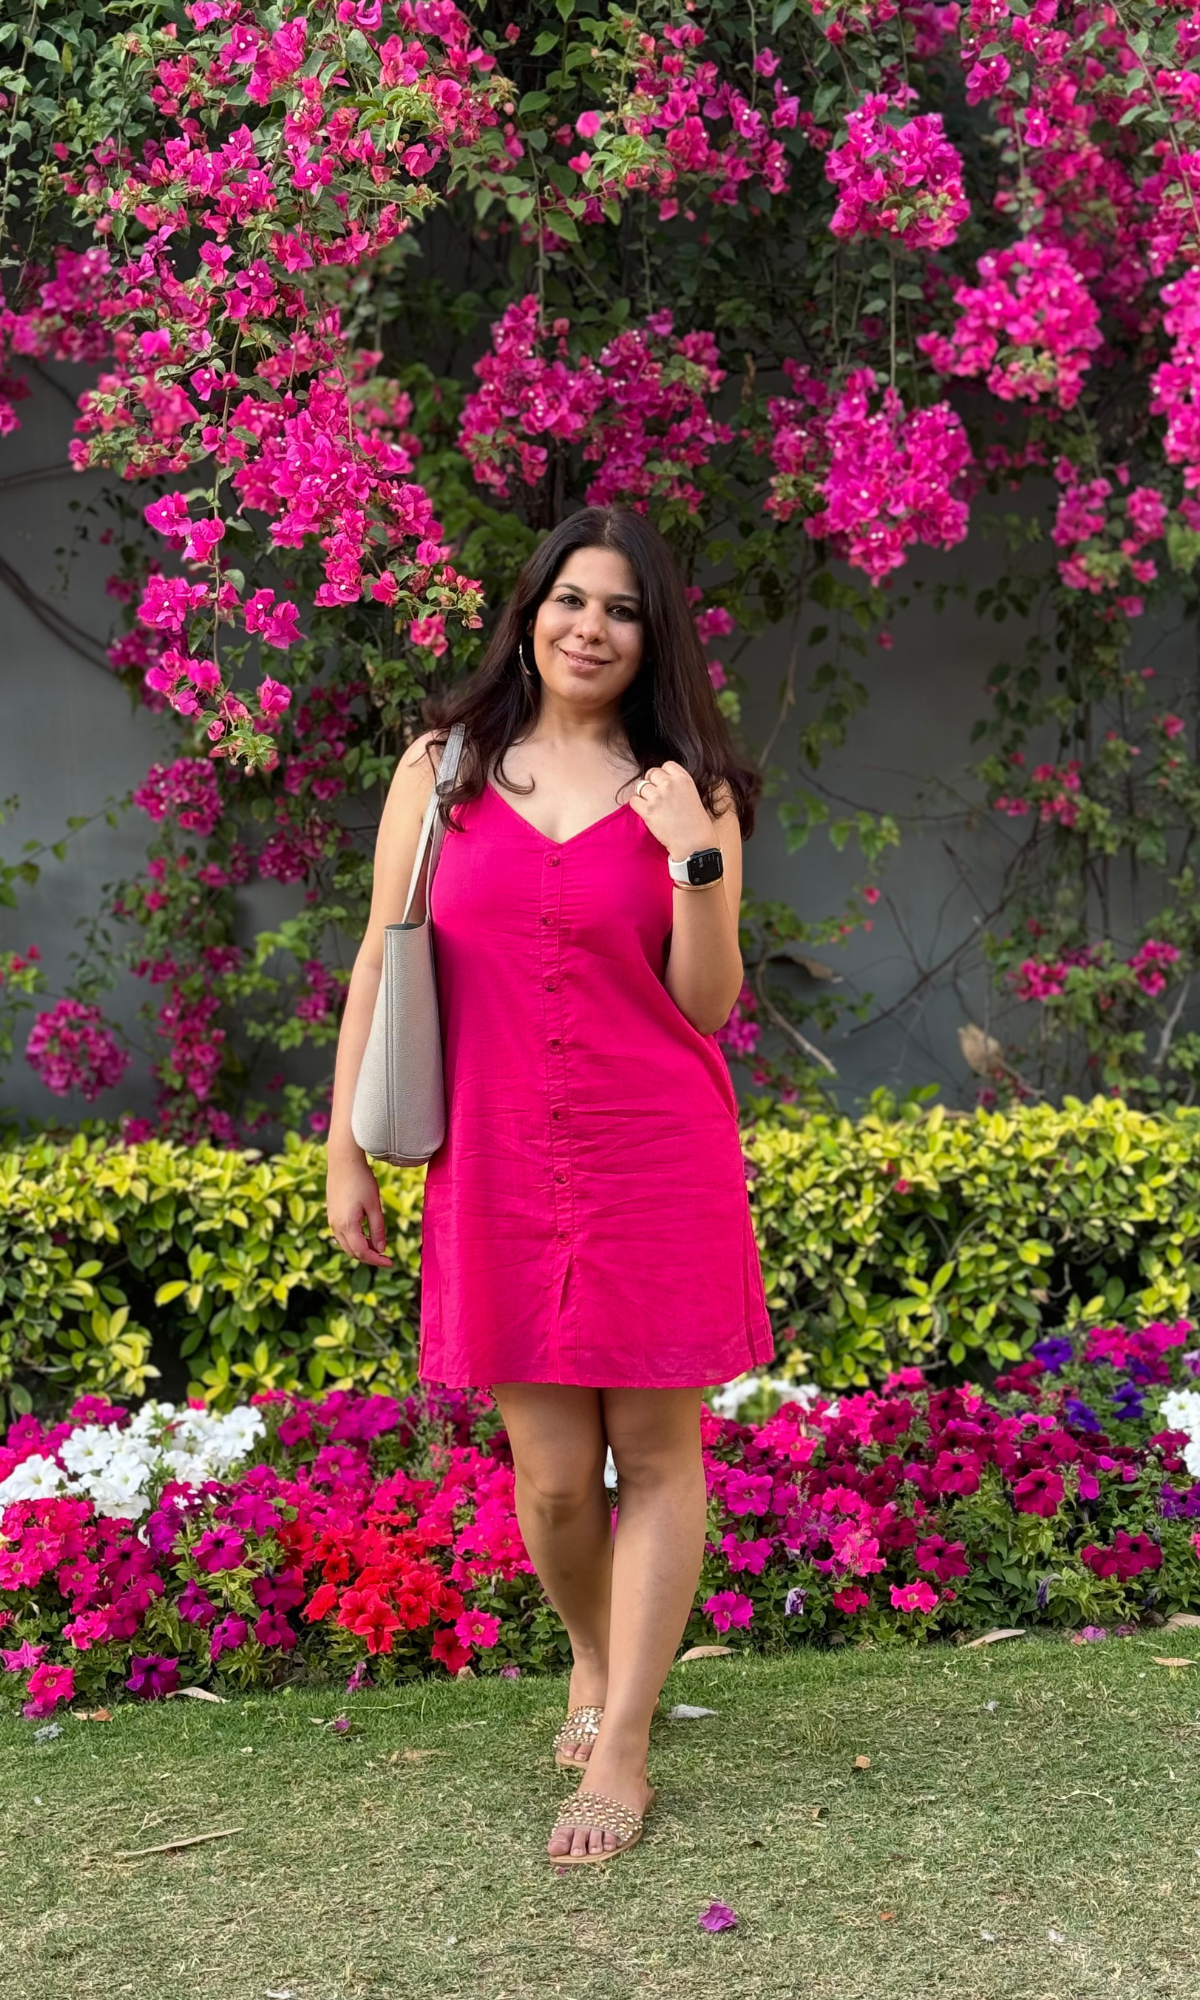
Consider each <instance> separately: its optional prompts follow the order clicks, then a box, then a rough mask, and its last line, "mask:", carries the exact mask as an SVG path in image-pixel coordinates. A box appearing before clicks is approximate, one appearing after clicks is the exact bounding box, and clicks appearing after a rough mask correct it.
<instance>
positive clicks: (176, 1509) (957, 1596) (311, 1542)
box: [0, 1321, 1200, 1717]
mask: <svg viewBox="0 0 1200 2000" xmlns="http://www.w3.org/2000/svg"><path fill="white" fill-rule="evenodd" d="M1192 1333H1193V1329H1192V1327H1191V1325H1190V1324H1189V1323H1188V1322H1186V1321H1181V1322H1178V1323H1176V1324H1166V1323H1157V1324H1153V1325H1150V1326H1147V1327H1145V1328H1143V1329H1141V1330H1139V1331H1133V1332H1130V1331H1128V1330H1127V1329H1126V1328H1124V1327H1095V1328H1092V1329H1090V1330H1089V1331H1087V1332H1086V1333H1081V1334H1080V1335H1079V1336H1078V1337H1077V1338H1075V1339H1071V1338H1068V1337H1066V1336H1062V1337H1057V1336H1056V1337H1054V1338H1052V1339H1047V1340H1043V1341H1041V1342H1039V1343H1038V1346H1037V1349H1036V1350H1035V1353H1034V1354H1033V1356H1031V1357H1030V1358H1029V1359H1028V1360H1026V1361H1024V1362H1022V1363H1021V1364H1020V1365H1019V1366H1018V1367H1016V1368H1014V1369H1013V1370H1012V1371H1011V1373H1010V1374H1009V1375H1007V1376H1004V1377H1001V1378H1000V1379H999V1380H998V1381H997V1383H996V1384H995V1387H994V1390H993V1391H992V1392H990V1393H988V1394H985V1393H984V1392H982V1391H981V1390H979V1389H975V1388H970V1387H965V1388H942V1389H930V1388H928V1386H927V1385H926V1384H925V1382H924V1380H923V1378H922V1376H921V1375H920V1373H919V1371H918V1370H916V1369H903V1370H901V1371H899V1373H897V1374H894V1375H893V1376H891V1377H890V1378H889V1380H888V1382H887V1383H886V1384H885V1386H884V1389H883V1390H882V1392H877V1391H874V1390H868V1391H866V1392H864V1393H862V1394H855V1395H850V1396H844V1397H843V1398H841V1400H840V1402H837V1403H829V1402H824V1401H822V1400H820V1399H816V1400H813V1401H812V1402H811V1403H810V1402H807V1401H805V1400H803V1399H800V1398H797V1397H795V1396H794V1395H793V1396H792V1397H790V1398H789V1399H788V1400H785V1401H784V1402H782V1404H781V1405H780V1406H779V1407H778V1408H777V1409H776V1410H774V1411H773V1412H772V1413H771V1414H769V1415H767V1416H766V1417H765V1419H764V1421H762V1422H760V1423H739V1422H737V1421H736V1420H735V1419H734V1418H732V1417H723V1416H719V1415H717V1414H716V1413H715V1412H714V1411H713V1410H711V1409H709V1408H708V1407H705V1409H704V1410H703V1412H702V1418H701V1424H702V1437H703V1444H704V1455H705V1464H706V1469H707V1476H708V1489H709V1536H708V1542H707V1547H706V1553H705V1558H704V1569H703V1573H702V1576H701V1581H700V1587H699V1590H698V1592H697V1599H696V1606H695V1608H694V1611H693V1614H692V1620H691V1627H690V1630H691V1633H692V1636H694V1637H697V1638H701V1637H709V1638H710V1637H711V1636H712V1635H713V1632H714V1631H715V1632H717V1633H727V1632H730V1631H736V1632H739V1633H742V1634H744V1635H745V1641H746V1642H747V1643H750V1644H753V1645H756V1646H759V1647H762V1648H764V1649H767V1650H772V1649H778V1648H779V1647H781V1646H784V1645H788V1644H795V1643H799V1642H804V1641H809V1640H813V1639H817V1638H821V1639H824V1640H834V1641H840V1640H844V1639H846V1638H854V1637H870V1638H871V1639H873V1640H875V1641H877V1642H878V1641H888V1640H897V1639H923V1638H928V1637H931V1636H933V1635H935V1634H944V1635H948V1634H954V1633H963V1632H966V1631H969V1630H976V1629H979V1628H982V1627H983V1626H986V1625H998V1624H1013V1625H1023V1624H1027V1623H1032V1622H1037V1621H1042V1622H1049V1623H1052V1624H1055V1625H1058V1626H1059V1627H1073V1628H1076V1629H1077V1630H1078V1631H1079V1632H1080V1633H1084V1632H1086V1633H1087V1634H1088V1635H1089V1636H1095V1634H1096V1633H1097V1632H1098V1631H1102V1630H1104V1629H1107V1628H1108V1627H1109V1626H1112V1625H1116V1626H1118V1627H1119V1626H1121V1625H1123V1624H1124V1625H1128V1624H1130V1623H1131V1622H1132V1621H1136V1620H1139V1619H1143V1618H1147V1617H1151V1618H1157V1617H1160V1616H1162V1615H1165V1614H1167V1613H1169V1612H1172V1611H1186V1610H1189V1609H1192V1608H1194V1607H1196V1606H1198V1605H1200V1350H1197V1349H1191V1350H1188V1347H1187V1343H1188V1340H1189V1338H1190V1337H1191V1336H1192ZM757 1393H758V1396H759V1398H760V1399H761V1398H763V1397H764V1396H765V1395H766V1394H767V1389H766V1387H765V1386H763V1387H760V1389H759V1390H758V1392H757ZM618 1497H619V1496H618ZM0 1625H2V1626H3V1627H4V1628H5V1629H4V1632H3V1638H4V1639H5V1641H6V1644H4V1645H3V1647H0V1666H3V1668H4V1669H5V1670H6V1679H7V1681H8V1685H9V1687H10V1688H12V1689H13V1690H15V1691H16V1692H18V1694H19V1696H20V1698H21V1699H22V1702H23V1712H24V1713H25V1714H26V1715H28V1716H30V1717H41V1716H45V1715H48V1714H50V1713H51V1712H52V1711H53V1710H54V1709H55V1708H57V1707H58V1706H59V1705H60V1704H62V1703H64V1702H69V1701H71V1700H73V1699H76V1698H81V1699H83V1700H85V1701H86V1700H90V1699H95V1698H96V1697H99V1696H101V1695H110V1694H112V1693H115V1692H117V1691H119V1690H127V1691H128V1692H129V1693H131V1694H134V1695H137V1696H140V1697H143V1698H147V1697H153V1696H163V1695H169V1694H171V1693H172V1692H173V1691H174V1690H175V1689H176V1688H178V1687H181V1686H188V1685H198V1684H208V1683H211V1682H213V1681H216V1682H217V1683H218V1684H221V1685H224V1686H226V1687H232V1688H248V1687H252V1686H255V1685H259V1684H267V1685H274V1684H277V1683H278V1682H280V1681H283V1680H287V1679H297V1678H300V1679H309V1680H315V1679H329V1678H333V1677H338V1678H343V1679H344V1680H345V1683H346V1686H347V1687H348V1688H349V1689H354V1688H357V1687H360V1686H362V1685H364V1683H366V1682H367V1681H368V1680H370V1681H373V1682H377V1683H381V1682H386V1681H390V1680H395V1679H397V1678H405V1677H411V1676H414V1675H419V1674H422V1673H425V1672H428V1671H430V1670H435V1671H438V1672H449V1673H457V1672H460V1671H462V1670H463V1669H464V1668H465V1667H468V1666H470V1667H471V1668H472V1669H473V1670H475V1671H480V1672H491V1673H500V1674H506V1675H510V1676H511V1675H516V1674H519V1673H521V1672H523V1671H527V1670H530V1669H532V1670H539V1669H543V1670H544V1669H553V1668H560V1667H562V1666H564V1665H565V1664H566V1662H567V1645H566V1639H565V1635H564V1633H563V1631H562V1629H561V1626H560V1625H559V1623H558V1620H557V1618H556V1617H555V1616H554V1614H553V1612H552V1611H551V1609H550V1607H549V1606H548V1604H547V1603H546V1601H545V1599H544V1598H543V1597H542V1595H541V1592H540V1590H539V1589H538V1586H537V1583H536V1580H535V1579H534V1577H533V1574H532V1569H531V1566H530V1563H529V1560H528V1558H527V1556H526V1554H525V1549H524V1545H523V1543H522V1540H521V1535H520V1530H519V1528H518V1526H517V1520H516V1515H515V1512H514V1507H513V1474H512V1464H511V1458H510V1454H509V1450H508V1444H507V1438H506V1435H505V1432H504V1431H503V1429H502V1428H501V1426H500V1423H499V1418H498V1414H497V1411H496V1409H495V1406H494V1404H493V1403H492V1401H491V1399H490V1397H488V1396H487V1395H485V1394H483V1393H482V1392H458V1391H454V1392H437V1393H433V1394H428V1395H424V1396H421V1397H416V1396H413V1397H409V1398H408V1399H407V1400H406V1401H404V1402H401V1401H399V1400H397V1399H396V1398H394V1397H391V1396H387V1395H376V1396H370V1395H362V1394H358V1393H355V1392H351V1391H336V1392H334V1393H333V1394H332V1395H330V1396H328V1397H326V1398H325V1399H324V1401H323V1402H320V1403H317V1402H311V1401H305V1400H303V1399H301V1398H298V1397H296V1396H293V1395H290V1394H287V1393H284V1392H282V1391H268V1392H266V1393H264V1394H262V1395H260V1396H258V1397H256V1398H255V1399H254V1401H253V1403H252V1404H249V1405H244V1406H242V1407H241V1408H239V1409H236V1410H233V1411H231V1412H229V1413H227V1414H225V1415H217V1414H215V1413H213V1412H212V1411H209V1410H205V1409H203V1408H202V1407H196V1408H186V1409H182V1410H176V1409H174V1408H173V1407H172V1406H171V1405H169V1404H163V1405H157V1404H146V1405H143V1406H142V1408H141V1409H140V1410H138V1411H137V1412H136V1413H134V1414H131V1413H130V1412H129V1411H127V1410H123V1409H120V1408H118V1407H117V1406H116V1405H113V1404H109V1403H104V1402H102V1401H100V1400H99V1399H97V1398H94V1397H86V1398H84V1399H82V1400H81V1401H80V1402H78V1403H76V1404H75V1406H74V1408H73V1409H72V1410H71V1412H70V1414H69V1416H68V1417H67V1418H66V1419H64V1421H63V1422H61V1423H59V1424H56V1425H54V1426H52V1427H51V1428H50V1429H48V1430H47V1429H44V1428H43V1426H42V1425H41V1423H40V1422H39V1421H38V1420H37V1419H36V1418H34V1417H22V1418H20V1419H19V1420H18V1421H17V1422H16V1423H14V1424H13V1425H12V1426H11V1428H10V1430H9V1433H8V1441H7V1445H6V1446H5V1447H3V1448H0Z"/></svg>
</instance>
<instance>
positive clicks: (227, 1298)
mask: <svg viewBox="0 0 1200 2000" xmlns="http://www.w3.org/2000/svg"><path fill="white" fill-rule="evenodd" d="M379 1182H380V1188H381V1191H382V1196H383V1207H384V1214H385V1216H386V1218H387V1232H388V1254H389V1255H390V1256H391V1257H392V1258H393V1259H394V1263H393V1268H392V1269H391V1270H372V1269H370V1268H369V1267H368V1266H366V1265H364V1264H353V1263H351V1261H350V1259H349V1258H348V1257H346V1256H345V1255H343V1253H342V1252H341V1251H340V1250H339V1249H338V1248H337V1245H336V1244H335V1243H334V1241H333V1238H332V1237H331V1235H330V1234H329V1230H328V1228H327V1226H326V1222H325V1154H324V1149H323V1148H322V1147H320V1146H317V1145H313V1144H311V1143H308V1144H306V1143H303V1142H301V1141H300V1140H298V1139H295V1138H293V1139H290V1140H289V1141H288V1144H287V1146H286V1148H285V1150H284V1151H283V1152H282V1153H279V1154H277V1155H275V1156H274V1157H273V1158H269V1159H263V1158H261V1157H259V1156H258V1155H257V1154H254V1153H231V1152H223V1151H220V1150H218V1149H217V1148H216V1147H212V1146H197V1147H180V1146H171V1145H165V1144H162V1143H160V1142H158V1141H157V1140H155V1141H151V1142H149V1143H148V1144H146V1145H141V1146H130V1147H125V1146H110V1147H107V1148H106V1147H104V1146H103V1145H102V1144H101V1143H100V1142H98V1141H94V1140H93V1141H92V1142H91V1143H89V1142H88V1141H87V1140H86V1139H84V1138H83V1137H82V1136H80V1137H79V1138H77V1139H75V1140H74V1141H73V1142H72V1144H70V1145H69V1146H65V1147H64V1146H55V1145H51V1144H49V1143H45V1142H41V1143H32V1144H30V1145H29V1146H28V1147H26V1148H24V1149H22V1150H21V1151H13V1152H8V1153H0V1391H3V1390H4V1388H5V1387H7V1386H8V1385H9V1384H10V1383H12V1382H13V1381H14V1380H15V1381H16V1383H17V1385H18V1393H17V1395H16V1396H15V1397H13V1395H12V1391H11V1389H10V1401H12V1402H13V1406H14V1407H15V1408H18V1409H19V1408H22V1407H26V1406H27V1396H26V1395H25V1394H22V1393H21V1391H23V1390H24V1391H28V1390H29V1389H31V1388H32V1389H34V1391H35V1393H36V1390H37V1382H38V1378H39V1377H41V1378H42V1380H43V1381H44V1382H46V1383H47V1384H48V1385H49V1384H54V1383H57V1384H59V1385H61V1387H62V1388H68V1387H69V1388H71V1389H73V1390H75V1391H77V1392H79V1391H84V1390H100V1389H104V1390H110V1391H112V1392H113V1393H114V1394H117V1395H120V1396H138V1395H141V1394H142V1393H143V1392H144V1391H145V1390H146V1389H147V1387H148V1385H149V1384H151V1383H153V1381H154V1378H155V1377H156V1376H157V1375H158V1374H159V1373H160V1372H161V1368H162V1367H163V1366H164V1365H169V1364H170V1363H172V1362H174V1361H175V1360H176V1358H177V1357H179V1356H181V1355H182V1357H183V1358H184V1360H185V1361H186V1362H187V1363H188V1364H189V1366H190V1369H191V1374H192V1382H191V1384H190V1387H191V1389H192V1392H193V1393H202V1394H204V1395H206V1396H208V1397H209V1398H210V1399H213V1400H216V1401H219V1402H221V1403H223V1404H224V1403H229V1402H232V1401H233V1400H235V1398H236V1397H237V1396H243V1397H244V1396H246V1395H249V1394H252V1393H253V1391H254V1390H256V1389H263V1388H292V1387H297V1386H299V1387H304V1386H305V1385H307V1387H308V1388H309V1389H322V1388H328V1387H332V1386H335V1385H336V1386H340V1387H348V1386H349V1385H350V1383H352V1382H358V1383H370V1382H376V1383H379V1384H380V1385H383V1384H387V1385H388V1386H389V1387H403V1386H406V1385H407V1384H408V1383H409V1382H410V1381H411V1379H412V1377H413V1373H414V1356H415V1338H416V1323H417V1316H418V1300H419V1293H418V1285H419V1270H420V1241H421V1192H422V1187H423V1183H424V1170H423V1169H420V1168H393V1167H380V1169H379ZM180 1386H181V1387H182V1386H183V1384H182V1382H181V1383H180Z"/></svg>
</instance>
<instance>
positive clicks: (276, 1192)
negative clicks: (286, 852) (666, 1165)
mask: <svg viewBox="0 0 1200 2000" xmlns="http://www.w3.org/2000/svg"><path fill="white" fill-rule="evenodd" d="M744 1147H745V1152H746V1157H747V1161H748V1163H749V1172H750V1175H751V1180H750V1199H751V1205H752V1208H753V1212H754V1222H755V1229H756V1233H757V1235H758V1240H759V1247H760V1250H761V1252H762V1260H763V1270H764V1275H765V1278H766V1283H767V1295H768V1299H769V1301H770V1304H771V1309H772V1314H773V1317H774V1320H775V1323H776V1326H777V1329H778V1332H779V1344H780V1359H781V1362H782V1365H783V1366H784V1367H785V1368H786V1369H787V1370H788V1371H789V1372H793V1373H796V1374H805V1373H808V1374H812V1375H814V1376H816V1377H817V1378H818V1379H819V1380H820V1381H822V1382H824V1383H826V1384H829V1385H831V1386H834V1387H844V1386H846V1385H848V1384H865V1383H867V1382H870V1381H873V1380H878V1379H879V1377H880V1376H881V1375H882V1374H883V1373H884V1372H886V1370H887V1369H888V1368H891V1367H895V1366H899V1365H901V1364H903V1363H904V1362H910V1361H919V1362H934V1363H939V1362H940V1363H949V1364H951V1365H952V1366H958V1365H965V1366H966V1367H967V1368H968V1369H969V1370H971V1371H974V1372H978V1371H979V1369H980V1365H981V1364H987V1365H988V1366H990V1367H993V1368H998V1367H1001V1366H1003V1365H1004V1364H1005V1363H1006V1362H1009V1361H1013V1360H1016V1359H1018V1358H1019V1357H1020V1355H1021V1354H1022V1353H1023V1352H1025V1351H1026V1349H1027V1348H1028V1347H1029V1345H1030V1343H1031V1341H1032V1340H1033V1339H1035V1338H1036V1337H1037V1334H1038V1333H1039V1331H1045V1330H1046V1329H1047V1328H1049V1327H1051V1326H1059V1325H1062V1324H1071V1323H1073V1322H1074V1321H1076V1320H1077V1319H1079V1318H1081V1317H1084V1316H1087V1317H1096V1316H1100V1317H1104V1318H1114V1317H1118V1316H1122V1315H1128V1316H1132V1317H1135V1318H1138V1319H1147V1318H1150V1319H1153V1318H1164V1317H1165V1318H1170V1319H1176V1318H1179V1317H1182V1316H1185V1315H1187V1314H1189V1313H1190V1312H1191V1311H1192V1310H1193V1305H1194V1302H1195V1300H1196V1299H1197V1297H1198V1296H1200V1261H1198V1257H1200V1113H1191V1112H1180V1113H1176V1114H1173V1115H1170V1116H1164V1117H1160V1118H1156V1117H1150V1116H1148V1115H1147V1114H1145V1113H1142V1112H1137V1111H1131V1110H1129V1109H1128V1108H1127V1107H1126V1106H1125V1105H1123V1104H1120V1103H1114V1102H1112V1101H1110V1100H1108V1099H1104V1098H1097V1099H1096V1100H1095V1101H1094V1102H1093V1103H1091V1104H1087V1105H1084V1104H1079V1103H1075V1102H1073V1101H1070V1100H1068V1102H1067V1104H1066V1106H1065V1107H1064V1109H1063V1110H1061V1111H1058V1110H1054V1109H1052V1108H1051V1107H1049V1106H1044V1105H1040V1106H1036V1107H1033V1108H1025V1109H1022V1110H1019V1111H1015V1112H1011V1113H999V1112H993V1113H986V1112H980V1113H977V1114H973V1115H971V1116H955V1115H954V1114H952V1113H946V1112H944V1111H941V1110H935V1111H933V1112H931V1113H928V1114H917V1113H914V1114H913V1115H911V1116H905V1117H896V1118H890V1119H886V1118H881V1117H868V1118H864V1119H861V1120H859V1121H858V1122H857V1123H855V1122H852V1121H851V1120H849V1119H837V1118H831V1117H816V1116H811V1115H808V1114H804V1113H800V1112H791V1111H789V1110H787V1109H786V1108H784V1109H782V1110H781V1111H780V1112H779V1113H778V1115H777V1116H775V1117H773V1118H772V1119H771V1120H770V1121H768V1122H763V1123H760V1124H757V1125H754V1126H752V1127H750V1128H748V1130H747V1131H746V1133H745V1135H744ZM379 1178H380V1183H381V1186H382V1190H383V1201H384V1208H385V1212H386V1214H387V1219H388V1233H389V1248H390V1251H391V1254H392V1256H393V1257H394V1258H395V1260H396V1261H395V1266H394V1268H393V1269H392V1270H391V1271H371V1270H368V1269H367V1268H366V1267H365V1266H362V1265H354V1264H351V1263H350V1262H349V1260H348V1259H347V1258H345V1257H343V1256H342V1255H341V1253H340V1252H339V1251H338V1250H337V1249H335V1247H334V1245H333V1242H332V1240H331V1238H330V1236H329V1234H328V1232H327V1230H326V1227H325V1201H324V1153H323V1151H322V1149H321V1147H319V1146H316V1145H313V1144H308V1143H304V1142H301V1141H300V1140H298V1139H292V1140H290V1141H289V1143H288V1145H287V1146H286V1148H285V1150H284V1151H283V1152H282V1153H280V1154H278V1155H276V1156H275V1157H273V1158H270V1159H262V1158H260V1157H259V1156H258V1155H256V1154H253V1153H226V1152H220V1151H217V1150H215V1149H213V1148H210V1147H197V1148H195V1149H190V1150H189V1149H184V1148H180V1147H175V1146H168V1145H163V1144H159V1143H158V1142H153V1143H150V1144H148V1145H144V1146H136V1147H128V1148H126V1147H123V1146H106V1145H105V1144H104V1143H103V1141H101V1140H98V1139H95V1138H92V1139H88V1138H85V1137H84V1136H82V1135H80V1136H79V1137H78V1138H76V1139H75V1140H74V1141H73V1142H72V1143H71V1144H70V1145H66V1146H60V1145H53V1144H51V1143H49V1142H47V1141H31V1142H30V1143H29V1144H28V1145H26V1146H24V1147H23V1148H21V1149H20V1150H14V1151H9V1152H6V1153H0V1394H4V1393H7V1395H8V1398H9V1402H10V1404H11V1407H12V1408H13V1409H15V1410H21V1409H26V1408H28V1407H30V1403H31V1399H32V1400H33V1401H36V1402H38V1403H39V1404H40V1403H43V1402H46V1401H49V1400H60V1399H61V1397H62V1395H63V1394H64V1393H66V1392H67V1391H70V1392H72V1393H79V1392H81V1391H83V1390H106V1391H109V1392H111V1393H113V1394H116V1395H119V1396H122V1397H134V1396H138V1395H140V1394H142V1393H143V1392H144V1391H145V1390H146V1388H147V1387H148V1386H149V1385H150V1384H151V1383H153V1384H155V1386H159V1387H160V1392H161V1393H167V1392H168V1391H172V1392H174V1393H176V1394H182V1393H183V1392H184V1390H185V1389H187V1388H188V1387H189V1386H190V1387H191V1390H192V1392H193V1393H196V1392H202V1393H204V1394H205V1395H207V1396H209V1397H210V1398H212V1399H214V1400H217V1401H219V1402H220V1403H222V1404H226V1403H228V1402H231V1401H233V1400H234V1399H235V1397H237V1396H239V1395H241V1396H244V1395H246V1394H248V1393H250V1392H252V1391H253V1390H254V1389H257V1388H264V1387H284V1388H288V1387H299V1388H302V1389H308V1390H320V1389H323V1388H328V1387H332V1386H338V1387H344V1386H349V1385H350V1384H351V1383H358V1384H374V1385H375V1386H377V1387H380V1388H383V1387H387V1388H395V1389H403V1388H405V1387H407V1386H408V1385H409V1384H410V1383H411V1381H412V1379H413V1375H414V1372H415V1357H416V1322H417V1304H418V1295H419V1294H418V1286H419V1261H420V1228H421V1191H422V1183H423V1178H424V1176H423V1170H421V1169H419V1168H386V1167H384V1168H381V1169H380V1170H379ZM164 1378H165V1380H164Z"/></svg>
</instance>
